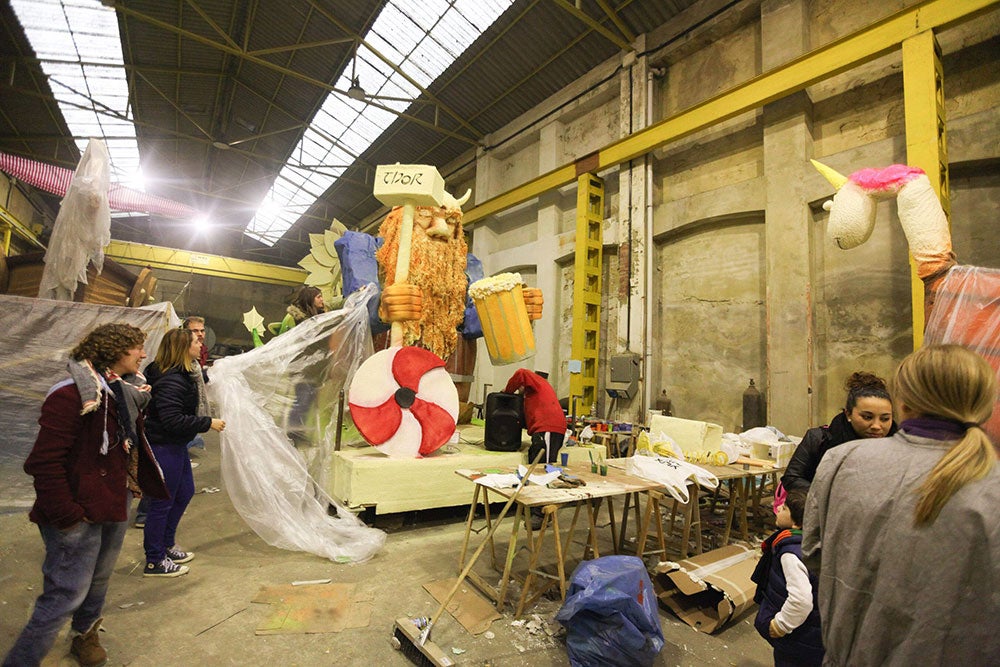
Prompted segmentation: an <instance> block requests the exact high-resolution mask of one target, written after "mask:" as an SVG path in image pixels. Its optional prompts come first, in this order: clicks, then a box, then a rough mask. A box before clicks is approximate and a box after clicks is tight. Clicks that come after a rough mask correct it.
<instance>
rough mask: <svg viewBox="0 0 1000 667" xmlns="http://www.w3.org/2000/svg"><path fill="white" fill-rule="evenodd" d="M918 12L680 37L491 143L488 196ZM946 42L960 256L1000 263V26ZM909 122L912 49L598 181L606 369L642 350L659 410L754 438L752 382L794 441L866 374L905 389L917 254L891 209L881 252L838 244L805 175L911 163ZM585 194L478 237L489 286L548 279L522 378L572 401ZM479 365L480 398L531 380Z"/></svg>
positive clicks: (825, 190) (783, 2)
mask: <svg viewBox="0 0 1000 667" xmlns="http://www.w3.org/2000/svg"><path fill="white" fill-rule="evenodd" d="M913 4H915V2H912V1H906V0H894V1H889V2H882V3H870V2H865V1H862V0H763V1H762V2H752V1H749V0H748V1H747V2H743V3H737V4H736V5H735V6H733V8H732V9H730V10H727V12H725V13H724V14H722V15H720V16H718V17H716V19H713V21H711V22H710V23H709V24H706V25H702V26H699V27H697V28H694V29H692V30H690V31H687V32H685V28H684V27H683V26H677V25H670V26H665V28H664V31H667V32H669V31H674V32H675V33H678V34H683V35H684V36H685V37H684V38H683V39H675V40H671V41H670V42H669V44H668V45H667V46H663V47H660V46H659V44H660V43H664V40H661V41H660V42H657V43H656V44H653V43H651V42H652V40H653V39H654V37H656V36H655V35H652V36H651V35H647V36H642V37H640V38H639V40H638V42H637V44H638V45H639V47H640V48H637V51H638V52H640V53H643V52H644V51H647V50H648V55H642V56H640V57H639V58H638V59H635V61H634V62H632V60H631V59H629V58H626V59H625V60H624V61H619V60H617V59H615V60H614V61H610V62H608V63H607V64H606V66H605V67H603V68H598V70H595V72H593V73H592V74H591V75H590V76H589V77H585V78H584V79H582V80H581V81H578V82H577V83H575V84H574V85H573V86H571V87H570V88H569V89H567V90H565V91H563V92H562V93H560V94H559V95H556V96H554V97H553V98H552V99H551V100H549V101H548V102H547V103H546V105H543V106H542V107H539V108H538V109H535V110H533V111H532V112H530V113H528V114H525V116H524V118H522V119H519V120H518V121H517V122H515V123H512V124H511V126H510V127H508V128H505V129H504V130H503V131H501V132H498V133H496V134H495V135H493V136H491V137H489V138H488V140H487V141H486V142H485V143H486V144H487V145H489V146H491V148H490V149H488V150H481V151H480V153H479V155H478V159H477V162H476V190H475V193H474V194H475V199H476V201H477V202H482V201H485V200H486V199H489V198H490V197H493V196H496V195H498V194H500V193H502V192H505V191H507V190H509V189H511V188H513V187H516V186H517V185H519V184H521V183H523V182H525V181H527V180H529V179H531V178H533V177H535V176H537V175H539V174H541V173H545V172H546V171H548V170H550V169H552V168H554V167H558V166H561V165H562V164H565V163H567V162H570V161H572V160H575V159H577V158H579V157H582V156H583V155H586V154H587V153H589V152H592V151H593V150H595V149H597V148H600V147H601V146H604V145H607V144H609V143H611V142H612V141H614V140H615V139H616V138H618V137H620V136H625V135H627V134H628V132H629V131H630V128H631V129H632V130H635V129H639V128H641V127H643V126H644V125H645V124H647V123H655V122H656V121H657V120H660V119H661V118H664V117H666V116H669V115H670V114H673V113H676V112H678V111H682V110H684V109H686V108H689V107H691V106H692V105H694V104H697V103H698V102H700V101H703V100H705V99H708V98H710V97H711V96H713V95H716V94H718V93H720V92H723V91H725V90H728V89H730V88H732V87H733V86H735V85H738V84H740V83H743V82H745V81H747V80H748V79H750V78H752V77H754V76H757V75H758V74H761V73H762V72H765V71H768V70H770V69H773V68H774V67H777V66H779V65H781V64H782V63H784V62H786V61H788V60H790V59H793V58H795V57H797V56H799V55H801V54H802V53H805V52H807V51H809V50H811V49H813V48H816V47H818V46H822V45H825V44H827V43H829V42H831V41H833V40H835V39H837V38H839V37H841V36H843V35H845V34H847V33H850V32H852V31H855V30H858V29H861V28H863V27H865V26H866V25H869V24H871V23H873V22H875V21H877V20H879V19H881V18H884V17H886V16H888V15H890V14H891V13H893V12H895V11H898V10H899V9H902V8H905V7H907V6H912V5H913ZM656 38H657V39H660V38H659V37H656ZM647 40H648V41H647ZM938 40H939V43H940V44H941V46H942V49H943V53H944V71H945V82H944V90H945V95H946V114H947V121H948V126H947V127H948V146H949V160H950V165H951V170H952V179H951V188H952V212H953V216H952V219H953V235H954V245H955V250H956V252H957V254H958V256H959V259H960V261H964V262H968V263H975V264H979V265H985V266H993V267H1000V220H998V216H997V215H996V212H997V210H1000V208H998V204H1000V74H998V67H997V66H998V64H1000V10H994V11H992V12H988V13H985V14H982V15H980V16H978V17H977V18H975V19H973V20H972V21H968V22H965V23H963V24H960V25H959V26H957V27H954V28H951V29H949V30H947V31H942V32H939V33H938ZM615 69H617V72H618V74H617V76H616V77H612V78H610V79H609V78H608V76H607V72H608V71H609V70H615ZM647 76H648V77H649V78H647ZM647 81H652V86H651V90H650V91H649V93H650V94H649V95H648V96H647V89H646V86H645V83H646V82H647ZM629 90H631V91H632V94H631V95H629V93H628V91H629ZM581 92H585V93H586V94H584V95H581ZM553 109H555V110H556V112H555V113H552V111H553ZM650 111H651V113H649V112H650ZM546 113H547V114H549V115H548V116H545V118H544V120H541V121H540V122H538V123H534V124H532V122H533V120H537V119H539V118H542V117H543V116H544V114H546ZM904 125H905V114H904V106H903V78H902V63H901V55H900V53H898V52H897V53H892V54H889V55H886V56H883V57H882V58H879V59H877V60H875V61H873V62H870V63H867V64H866V65H864V66H861V67H858V68H855V69H853V70H851V71H848V72H846V73H843V74H841V75H838V76H836V77H832V78H830V79H827V80H825V81H823V82H821V83H818V84H816V85H814V86H812V87H811V88H809V89H807V90H806V91H803V92H801V93H798V94H794V95H791V96H788V97H786V98H784V99H781V100H778V101H776V102H773V103H771V104H769V105H767V106H765V107H763V108H760V109H757V110H754V111H751V112H747V113H744V114H743V115H741V116H738V117H736V118H733V119H730V120H729V121H726V122H725V123H721V124H719V125H717V126H715V127H712V128H709V129H707V130H704V131H702V132H700V133H698V134H696V135H693V136H690V137H687V138H685V139H683V140H681V141H676V142H673V143H671V144H669V145H666V146H663V147H661V148H659V149H657V150H655V151H654V152H653V153H652V154H650V155H649V156H647V158H646V159H638V160H633V161H632V163H629V164H624V165H621V167H620V168H615V169H612V170H609V171H608V172H607V173H603V174H600V175H601V176H602V177H603V178H605V180H606V193H605V205H606V211H605V254H604V266H605V273H604V290H603V291H604V301H603V305H604V309H603V314H602V327H603V328H602V332H601V340H602V355H601V357H602V361H603V360H606V358H607V357H608V355H610V354H615V353H620V352H622V351H625V350H630V351H638V352H641V353H643V354H644V355H645V357H646V359H647V360H648V361H649V364H648V366H647V373H646V377H644V378H643V381H644V382H648V383H649V391H650V394H651V395H652V396H653V397H655V396H657V395H659V393H660V390H661V389H666V390H667V393H668V395H669V396H670V397H671V398H672V399H673V402H674V410H675V414H679V415H681V416H684V417H689V418H695V419H706V420H710V421H715V422H717V423H720V424H722V425H723V426H724V428H725V429H726V430H736V429H739V427H740V426H741V422H742V414H741V406H742V401H741V397H742V392H743V390H744V389H745V388H746V386H747V382H748V380H749V379H750V378H754V379H755V381H756V383H757V385H758V386H760V387H761V389H762V390H764V391H765V392H766V395H767V398H768V411H769V417H770V423H772V424H774V425H775V426H777V427H778V428H780V429H782V430H784V431H786V432H789V433H798V434H801V433H802V432H803V431H804V430H805V429H806V428H808V427H810V426H813V425H816V424H821V423H826V422H827V421H829V419H830V418H831V417H832V416H833V415H834V414H835V413H836V411H837V410H838V409H839V408H840V407H841V405H842V403H843V399H844V390H843V383H844V380H845V379H846V377H847V375H849V374H850V373H851V372H852V371H854V370H858V369H870V370H873V371H875V372H877V373H879V374H882V375H883V376H887V375H889V374H890V373H891V372H892V370H893V369H894V367H895V365H896V364H897V363H898V362H899V360H900V359H901V358H902V357H903V356H905V355H906V354H907V353H908V352H909V350H910V349H912V341H911V324H910V278H909V268H908V264H907V247H906V241H905V238H904V237H903V234H902V230H901V229H900V226H899V223H898V220H897V219H896V216H895V204H894V203H883V204H881V205H880V206H879V210H878V217H879V223H878V224H877V226H876V229H875V232H874V234H873V235H872V238H871V239H870V240H869V241H868V242H867V243H866V244H865V245H863V246H861V247H859V248H857V249H854V250H851V251H842V250H839V249H837V248H836V247H835V246H834V245H833V244H832V243H831V242H830V241H828V240H827V239H826V236H825V233H824V230H825V223H826V218H827V214H826V213H825V212H824V211H823V209H822V203H823V201H824V200H825V199H827V198H829V197H830V196H831V195H832V194H833V190H832V187H831V186H830V185H829V184H828V183H826V181H825V180H823V179H822V177H820V176H819V175H818V174H817V173H816V172H815V171H814V170H813V169H812V167H811V166H810V164H809V161H808V160H809V158H817V159H820V160H823V161H825V162H826V163H828V164H830V165H831V166H833V167H835V168H838V169H840V170H841V171H843V172H844V173H850V172H851V171H853V170H855V169H858V168H861V167H866V166H884V165H888V164H891V163H894V162H905V161H906V141H905V134H904ZM526 127H530V128H531V129H530V131H524V128H526ZM507 136H516V139H515V140H512V141H510V142H507V141H506V139H505V137H507ZM508 143H509V144H510V145H509V146H508ZM647 169H648V170H649V171H647ZM647 176H649V180H648V182H647V180H646V179H647ZM574 189H575V188H573V187H572V186H568V187H566V188H563V189H562V191H560V192H555V193H549V194H547V195H544V196H543V197H541V198H539V199H538V200H535V201H532V202H528V203H526V204H522V205H520V206H519V207H517V208H516V209H515V210H512V211H508V212H504V213H501V214H499V215H496V216H493V217H491V218H490V219H488V220H486V221H484V222H483V223H482V224H480V225H478V226H476V227H475V229H474V230H473V232H472V235H473V248H474V250H473V252H476V254H477V255H479V256H480V257H481V258H482V259H483V261H484V265H485V269H486V272H487V274H491V273H494V272H497V271H501V270H507V269H509V268H511V267H514V266H520V267H530V268H531V269H532V270H531V271H530V272H528V274H529V275H531V276H532V277H531V278H530V279H529V282H531V281H532V280H533V281H535V282H534V283H533V284H538V285H539V286H541V287H542V288H543V290H544V291H545V298H546V304H545V314H544V317H543V319H542V320H540V321H539V322H537V323H536V325H535V327H536V328H535V333H536V338H537V339H538V347H539V350H540V352H539V357H538V358H536V359H535V360H528V361H527V362H524V363H522V364H519V365H521V366H527V367H538V368H541V367H542V366H545V367H546V369H548V370H551V371H552V376H551V377H550V380H552V381H553V384H555V386H556V388H557V391H559V393H560V394H561V395H565V394H566V393H568V385H569V377H568V374H567V371H566V361H567V360H568V359H569V357H570V353H571V347H570V345H571V341H570V332H571V317H570V313H571V308H572V293H573V285H572V282H573V272H572V247H573V233H574V232H573V223H572V221H573V217H574V207H575V197H574V196H573V195H574V193H573V190H574ZM647 212H649V213H651V215H650V220H651V225H652V226H651V228H647V225H646V221H645V218H646V214H647ZM647 246H648V247H647ZM647 255H648V257H649V258H650V261H648V262H647V260H646V257H647ZM647 272H648V273H649V275H648V276H647V275H646V273H647ZM650 287H651V289H650ZM647 324H648V325H650V326H649V327H648V331H649V332H650V333H651V335H649V338H648V340H646V335H647ZM481 347H483V346H481ZM481 353H482V354H481V356H480V363H479V364H478V366H477V371H476V374H477V376H478V378H480V379H479V381H478V382H479V383H480V384H481V382H482V381H486V382H493V383H494V386H499V385H502V384H503V383H504V382H505V381H506V379H507V377H509V375H510V374H511V373H512V372H513V370H514V366H511V367H501V368H493V367H491V366H490V365H489V363H488V360H487V357H486V355H485V349H484V347H483V349H481ZM605 370H606V366H603V365H602V369H601V375H602V381H603V375H604V372H605ZM648 395H649V394H647V396H648ZM646 400H647V399H646V398H645V397H643V398H640V399H637V400H633V401H631V402H630V403H629V404H628V405H624V406H616V414H615V416H618V417H621V418H632V419H640V418H641V414H642V410H644V409H645V408H646V407H647V406H646V405H645V401H646ZM606 407H607V406H605V405H603V403H602V405H601V409H602V411H603V410H604V409H606Z"/></svg>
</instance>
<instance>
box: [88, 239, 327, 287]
mask: <svg viewBox="0 0 1000 667" xmlns="http://www.w3.org/2000/svg"><path fill="white" fill-rule="evenodd" d="M104 254H105V256H107V257H110V258H111V259H113V260H115V261H116V262H120V263H122V264H132V265H135V266H149V267H152V268H154V269H168V270H170V271H183V272H186V273H197V274H200V275H203V276H217V277H220V278H232V279H234V280H246V281H249V282H255V283H266V284H269V285H290V286H295V285H302V284H303V283H304V282H305V279H306V276H307V275H309V274H308V273H307V272H305V271H303V270H302V269H293V268H290V267H287V266H275V265H273V264H264V263H262V262H248V261H246V260H243V259H233V258H232V257H222V256H221V255H209V254H207V253H202V252H191V251H189V250H177V249H175V248H164V247H162V246H155V245H146V244H144V243H127V242H125V241H112V242H111V243H110V244H108V247H107V248H105V249H104Z"/></svg>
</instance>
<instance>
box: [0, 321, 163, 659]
mask: <svg viewBox="0 0 1000 667" xmlns="http://www.w3.org/2000/svg"><path fill="white" fill-rule="evenodd" d="M145 339H146V334H145V333H143V331H142V330H141V329H138V328H137V327H134V326H131V325H129V324H102V325H100V326H98V327H97V328H95V329H94V330H93V331H91V332H90V333H88V334H87V335H86V336H85V337H84V338H83V340H81V341H80V343H79V344H78V345H77V346H76V347H75V348H74V349H73V351H72V352H71V353H70V359H71V360H70V362H69V369H68V370H69V374H70V378H69V379H67V380H64V381H62V382H59V383H58V384H56V385H55V386H54V387H52V388H51V389H50V390H49V393H48V395H46V397H45V402H44V403H43V404H42V414H41V416H40V417H39V419H38V424H39V426H40V428H39V430H38V437H37V439H36V440H35V444H34V446H33V447H32V449H31V453H30V454H29V455H28V460H27V461H25V462H24V471H25V472H26V473H28V474H29V475H31V476H32V477H34V485H35V495H36V498H35V504H34V506H33V507H32V508H31V513H30V514H29V517H30V518H31V520H32V521H34V522H35V523H36V524H38V530H39V532H40V533H41V535H42V541H43V542H44V543H45V561H44V562H43V563H42V574H43V576H44V584H43V588H42V594H41V595H40V596H38V600H37V601H36V602H35V608H34V611H33V613H32V615H31V620H30V621H28V624H27V625H26V626H25V627H24V630H22V631H21V634H20V635H19V636H18V638H17V641H16V642H15V643H14V646H13V647H11V649H10V652H9V653H8V654H7V657H6V658H5V659H4V661H3V665H4V667H24V666H25V665H38V664H39V663H41V661H42V659H43V658H44V657H45V655H46V654H47V653H48V652H49V649H51V648H52V645H53V644H54V643H55V641H56V637H57V636H58V634H59V631H60V629H61V628H62V627H63V625H65V623H66V620H67V619H71V626H72V632H71V636H72V637H73V639H72V645H71V647H70V653H72V654H73V657H75V658H76V659H77V660H78V661H79V663H80V664H81V665H84V667H95V666H96V665H103V664H104V663H105V662H107V659H108V654H107V651H105V650H104V648H103V647H102V646H101V642H100V638H99V636H98V631H99V630H100V628H101V621H102V619H101V613H102V610H103V609H104V599H105V596H106V595H107V590H108V581H109V580H110V578H111V572H112V570H113V569H114V566H115V561H116V560H117V558H118V552H119V551H120V550H121V546H122V539H123V538H124V536H125V530H126V526H127V525H128V524H127V522H126V519H127V518H128V506H129V503H130V502H131V500H132V493H131V492H132V491H137V490H138V488H139V487H141V489H142V491H143V493H144V494H147V495H151V496H158V497H162V498H166V497H167V490H166V489H165V488H163V480H162V479H161V478H160V474H159V471H158V470H157V468H156V462H155V461H154V460H153V454H152V453H151V452H150V450H149V446H148V445H147V443H146V439H145V438H144V437H143V423H142V409H143V408H144V407H145V405H146V402H147V401H148V399H149V392H148V391H146V390H147V389H148V387H145V386H140V385H133V384H129V383H127V382H125V381H124V380H123V379H122V378H124V377H133V378H134V377H136V376H137V373H138V372H139V364H140V362H141V361H142V360H143V359H144V358H145V357H146V353H145V352H144V351H143V342H144V341H145ZM133 464H134V465H135V478H133V477H132V475H131V473H130V472H129V470H130V468H131V467H132V465H133ZM136 484H138V487H137V486H136ZM5 613H9V614H11V615H13V616H17V615H19V613H20V612H15V611H14V610H11V611H10V612H7V611H6V610H5Z"/></svg>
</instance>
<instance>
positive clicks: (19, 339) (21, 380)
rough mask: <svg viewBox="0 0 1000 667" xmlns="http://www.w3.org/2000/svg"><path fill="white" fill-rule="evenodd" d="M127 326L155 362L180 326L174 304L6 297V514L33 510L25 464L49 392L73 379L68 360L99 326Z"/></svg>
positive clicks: (0, 501) (0, 386) (1, 383)
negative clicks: (140, 335)
mask: <svg viewBox="0 0 1000 667" xmlns="http://www.w3.org/2000/svg"><path fill="white" fill-rule="evenodd" d="M111 322H126V323H128V324H131V325H133V326H137V327H139V328H140V329H142V330H143V331H145V332H146V336H147V337H146V345H145V349H146V354H147V355H148V356H149V358H150V359H152V358H153V357H154V356H155V355H156V349H157V348H158V347H159V345H160V339H162V338H163V335H164V334H165V333H166V332H167V330H168V329H171V328H173V327H176V326H178V325H179V324H180V319H179V318H178V317H177V315H176V314H175V313H174V309H173V306H171V305H170V304H169V303H158V304H154V305H151V306H144V307H142V308H126V307H124V306H104V305H97V304H90V303H74V302H72V301H53V300H51V299H31V298H28V297H21V296H9V295H0V331H3V336H4V345H3V353H2V356H0V405H2V406H3V409H2V410H0V433H3V438H2V439H0V511H5V510H6V511H9V510H11V509H19V508H23V507H29V506H30V505H31V503H32V502H33V501H34V498H35V493H34V489H33V487H32V481H31V477H29V476H27V475H25V474H24V472H23V471H22V470H21V466H22V465H23V464H24V459H25V458H26V457H27V456H28V452H30V451H31V446H32V445H33V444H34V442H35V437H36V436H37V435H38V416H39V414H40V413H41V408H42V402H43V401H44V400H45V395H46V394H47V393H48V391H49V388H50V387H51V386H52V385H54V384H55V383H57V382H59V381H60V380H63V379H65V378H67V377H69V373H68V372H67V371H66V362H67V361H68V360H69V353H70V350H72V349H73V348H74V347H76V344H77V343H78V342H80V339H82V338H83V337H84V335H86V334H87V333H88V332H89V331H90V330H91V329H93V328H94V327H96V326H97V325H99V324H107V323H111Z"/></svg>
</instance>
